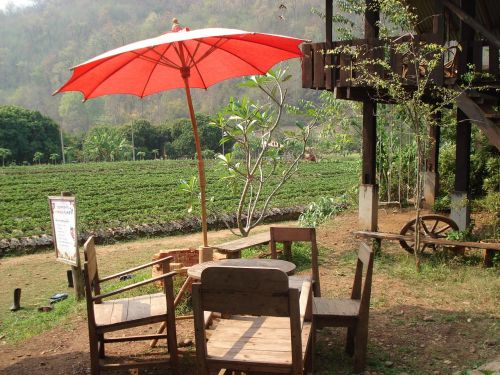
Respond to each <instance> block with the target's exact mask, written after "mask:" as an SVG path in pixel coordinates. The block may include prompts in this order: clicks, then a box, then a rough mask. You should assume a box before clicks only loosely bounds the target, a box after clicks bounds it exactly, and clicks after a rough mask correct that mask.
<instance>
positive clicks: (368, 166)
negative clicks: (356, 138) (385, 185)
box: [362, 99, 377, 185]
mask: <svg viewBox="0 0 500 375" xmlns="http://www.w3.org/2000/svg"><path fill="white" fill-rule="evenodd" d="M376 115H377V103H375V101H373V100H370V99H368V100H365V101H364V102H363V177H362V181H363V184H367V185H375V184H376V183H377V180H376V150H377V117H376Z"/></svg>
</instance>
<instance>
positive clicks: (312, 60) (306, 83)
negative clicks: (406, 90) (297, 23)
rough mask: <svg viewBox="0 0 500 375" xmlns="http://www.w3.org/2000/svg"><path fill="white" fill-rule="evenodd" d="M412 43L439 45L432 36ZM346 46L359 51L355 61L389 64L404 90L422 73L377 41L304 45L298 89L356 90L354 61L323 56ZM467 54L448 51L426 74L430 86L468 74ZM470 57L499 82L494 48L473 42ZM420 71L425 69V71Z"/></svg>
mask: <svg viewBox="0 0 500 375" xmlns="http://www.w3.org/2000/svg"><path fill="white" fill-rule="evenodd" d="M399 41H400V42H401V43H402V42H406V41H404V40H402V39H401V38H400V39H399ZM413 42H414V43H415V45H416V46H418V45H420V43H441V40H440V39H439V38H438V37H437V35H436V34H422V35H416V36H415V37H414V41H413ZM346 46H352V47H356V48H357V49H358V50H360V51H362V52H361V54H360V55H358V57H357V58H358V59H368V58H370V59H383V60H385V61H386V62H388V63H389V66H390V69H391V71H392V73H395V74H398V75H400V76H401V77H403V78H405V79H406V81H407V85H408V86H412V85H414V84H415V76H416V74H422V72H416V71H415V70H416V69H415V67H414V65H413V64H407V63H406V60H407V58H406V57H405V56H404V55H402V54H400V53H397V52H396V51H395V49H394V48H391V46H389V45H388V44H384V43H383V42H382V41H381V40H378V39H372V40H369V39H358V40H350V41H342V42H332V43H331V45H327V43H307V44H304V45H303V47H302V51H303V52H304V58H303V61H302V87H304V88H311V89H319V90H333V89H334V88H335V87H339V88H344V87H352V86H358V87H359V86H360V84H359V83H356V78H357V77H358V72H356V68H355V65H356V61H354V57H353V56H352V55H350V54H344V53H325V52H326V51H328V50H334V49H337V48H338V47H346ZM467 50H468V45H467V44H466V43H462V44H461V45H460V46H454V47H449V49H448V52H447V53H445V58H444V59H443V61H442V62H441V63H440V64H438V66H437V67H436V68H435V69H434V70H433V71H432V72H431V73H430V80H431V82H432V83H433V84H435V85H438V86H443V85H446V84H450V83H454V82H455V81H456V78H457V77H458V76H459V75H461V74H462V73H463V72H466V71H467V70H468V67H467V64H466V63H465V61H466V53H465V51H467ZM486 51H488V52H486ZM470 53H472V54H473V61H474V66H475V70H476V72H487V73H490V74H491V75H493V76H494V77H496V78H500V76H499V58H498V57H499V55H498V48H496V47H495V46H494V45H492V44H490V43H487V42H483V41H475V42H474V43H473V44H472V46H471V52H470ZM369 69H372V71H373V73H374V74H379V75H380V76H381V78H383V79H389V78H390V75H389V74H388V72H387V71H385V72H384V71H382V69H381V68H379V67H376V66H373V67H370V68H369ZM420 69H425V67H421V68H419V70H420Z"/></svg>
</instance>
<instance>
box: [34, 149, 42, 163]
mask: <svg viewBox="0 0 500 375" xmlns="http://www.w3.org/2000/svg"><path fill="white" fill-rule="evenodd" d="M42 156H43V153H41V152H40V151H37V152H35V154H34V155H33V162H35V163H38V165H40V161H41V159H42Z"/></svg>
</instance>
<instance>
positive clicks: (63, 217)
mask: <svg viewBox="0 0 500 375" xmlns="http://www.w3.org/2000/svg"><path fill="white" fill-rule="evenodd" d="M49 207H50V219H51V222H52V238H53V241H54V247H55V250H56V259H57V260H58V261H59V262H63V263H66V264H69V265H71V271H72V274H73V283H74V288H75V296H76V299H77V300H81V299H83V298H84V297H85V290H84V286H83V275H82V271H81V264H80V254H79V252H78V231H77V226H76V199H75V197H74V196H72V195H71V194H70V193H64V192H63V193H61V196H60V197H49Z"/></svg>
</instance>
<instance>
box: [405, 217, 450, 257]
mask: <svg viewBox="0 0 500 375" xmlns="http://www.w3.org/2000/svg"><path fill="white" fill-rule="evenodd" d="M454 230H456V231H457V230H458V225H457V224H456V223H455V222H454V221H453V220H452V219H450V218H449V217H446V216H441V215H422V216H420V235H421V238H423V237H430V238H443V239H444V238H446V236H447V235H448V233H449V232H451V231H454ZM399 234H402V235H405V236H414V235H415V219H413V220H411V221H409V222H407V223H406V224H405V226H404V227H403V228H401V231H400V232H399ZM399 244H400V245H401V247H402V248H403V249H405V250H406V251H408V252H409V253H411V254H413V252H414V251H415V241H405V240H401V241H399ZM429 248H430V249H432V250H433V251H435V250H436V245H435V244H421V246H420V252H421V253H423V252H424V251H425V250H426V249H429Z"/></svg>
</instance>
